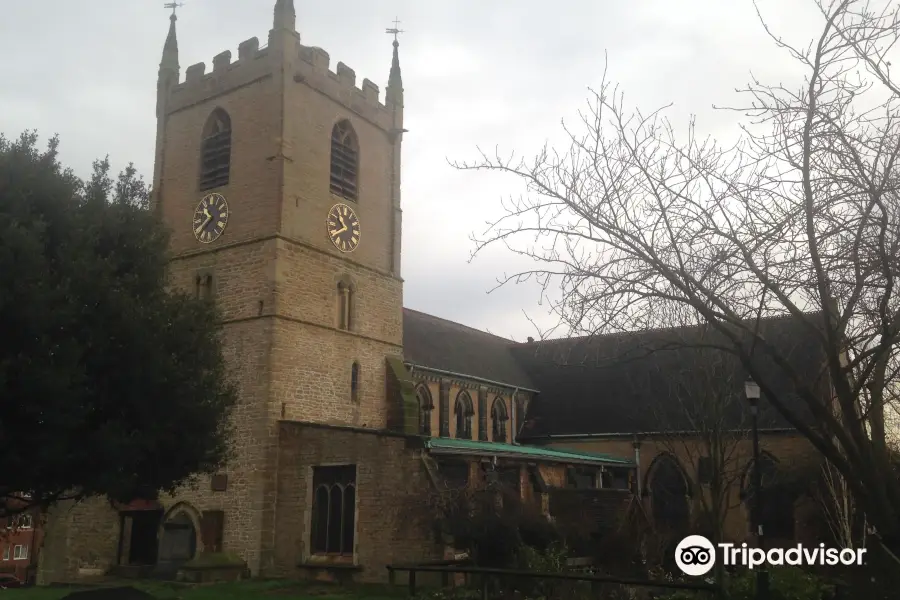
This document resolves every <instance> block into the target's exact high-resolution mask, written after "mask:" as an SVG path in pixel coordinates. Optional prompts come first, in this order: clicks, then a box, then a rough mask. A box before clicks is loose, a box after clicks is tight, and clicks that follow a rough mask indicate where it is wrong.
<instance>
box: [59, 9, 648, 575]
mask: <svg viewBox="0 0 900 600" xmlns="http://www.w3.org/2000/svg"><path fill="white" fill-rule="evenodd" d="M295 20H296V16H295V10H294V3H293V0H277V2H276V3H275V10H274V21H273V27H272V30H271V31H270V32H269V36H268V40H266V43H264V44H260V41H259V40H258V39H257V38H255V37H254V38H251V39H248V40H246V41H244V42H241V43H240V44H239V46H238V51H237V57H233V56H232V53H231V52H230V51H227V50H226V51H224V52H222V53H220V54H218V55H217V56H215V57H214V58H213V59H212V68H211V69H207V67H206V65H205V64H204V63H198V64H194V65H192V66H189V67H187V68H186V69H185V71H184V76H183V77H182V74H181V69H180V62H179V61H180V57H179V53H178V44H177V38H176V17H175V15H174V14H173V15H172V17H171V25H170V28H169V33H168V37H167V39H166V41H165V46H164V50H163V56H162V61H161V63H160V69H159V77H158V83H157V111H156V116H157V123H158V125H157V135H156V155H155V168H154V173H153V196H152V199H151V205H152V209H153V210H155V211H158V213H159V214H160V216H161V218H162V219H163V221H164V222H165V224H166V225H167V226H168V228H169V229H170V230H171V248H170V249H171V257H172V258H171V267H170V278H171V284H172V285H173V286H175V287H177V288H180V289H182V290H191V291H193V293H195V294H196V295H197V296H198V297H203V298H208V299H209V300H210V301H211V302H214V303H215V304H216V305H217V306H218V307H219V309H220V310H221V311H222V313H223V317H224V331H223V343H224V352H225V354H226V359H227V363H228V365H229V368H230V372H231V375H232V376H233V377H234V381H235V382H236V383H237V384H238V387H239V396H240V399H239V405H238V407H237V409H236V411H235V415H234V418H235V424H236V431H237V434H236V439H235V440H234V444H235V454H236V458H235V459H234V460H233V461H231V462H230V464H229V465H228V467H227V469H225V470H224V471H223V472H221V473H218V474H215V475H214V476H212V477H206V478H204V479H203V480H202V481H201V482H200V483H199V485H197V486H196V487H195V489H185V490H182V491H181V492H179V493H178V494H176V495H175V496H174V497H166V498H160V499H148V500H139V501H135V502H133V503H132V504H130V505H128V506H116V507H110V506H109V504H108V503H107V502H105V501H101V500H97V501H95V502H85V503H81V504H79V505H77V506H74V507H59V508H58V510H57V511H56V512H55V513H54V514H53V515H51V517H50V519H49V523H48V528H47V538H46V541H45V544H44V549H43V552H42V557H41V580H42V581H54V580H68V579H73V578H77V577H79V576H82V577H84V576H90V575H98V574H100V573H105V572H108V571H109V570H110V569H111V568H116V567H118V568H120V570H123V569H124V570H127V568H128V567H135V568H140V567H146V566H150V565H152V566H154V568H159V567H160V566H161V565H166V564H168V565H173V566H177V565H178V564H180V563H182V562H183V561H184V560H187V559H189V558H192V557H194V556H195V555H198V554H200V553H203V552H229V553H232V554H236V555H238V556H240V557H241V558H242V559H243V560H244V561H245V562H246V564H247V566H248V568H249V570H250V572H251V573H252V574H253V575H289V576H294V575H299V574H302V572H303V571H309V570H319V569H325V570H333V569H345V570H348V571H351V572H354V573H359V577H360V578H362V579H382V578H384V577H385V576H386V570H385V568H384V567H385V565H386V564H390V563H392V562H409V561H422V560H428V559H436V558H442V557H443V555H444V551H445V549H444V548H443V547H442V546H441V545H440V544H439V543H438V542H437V541H436V540H435V534H434V532H433V530H432V529H430V528H429V527H428V525H427V523H420V522H419V520H418V519H415V518H411V517H410V515H413V514H417V513H420V512H421V510H422V507H421V506H417V504H418V503H421V502H422V494H421V493H417V490H418V491H424V490H428V489H431V488H433V486H434V485H435V482H436V481H437V479H440V477H441V472H443V473H445V474H447V473H450V474H452V477H453V478H455V479H457V480H458V479H459V478H460V477H462V479H463V480H464V481H467V480H470V479H473V478H478V477H483V476H484V473H485V472H486V471H491V472H494V473H497V474H502V477H504V478H505V480H507V481H509V482H510V483H511V484H512V485H514V486H515V487H516V488H517V489H519V490H520V493H521V494H522V495H523V496H530V497H534V498H533V499H534V501H535V502H538V503H540V501H541V498H540V495H541V494H542V493H543V494H545V495H546V485H545V482H546V481H550V482H552V481H554V480H558V481H564V480H565V474H566V472H567V471H566V469H568V468H571V467H573V466H577V467H579V468H584V469H587V471H588V472H589V473H591V474H592V477H593V476H594V475H596V481H597V482H598V483H602V481H601V475H600V474H601V472H602V473H604V474H605V475H604V477H605V478H606V479H603V481H606V482H608V483H609V484H611V483H612V482H613V480H614V479H615V480H616V481H619V482H627V479H628V472H629V471H630V470H631V469H632V467H633V462H632V459H631V457H630V456H624V457H613V456H604V455H593V454H589V453H583V452H569V451H560V450H554V449H550V448H546V449H542V448H532V447H524V446H520V445H517V444H515V443H514V442H515V434H516V432H517V430H518V428H520V427H521V424H522V422H523V418H524V414H525V413H526V411H527V410H528V403H529V402H530V400H531V399H532V397H533V395H534V393H535V390H534V389H533V387H532V386H531V385H530V382H529V378H528V376H527V374H526V373H525V372H524V371H523V370H522V369H521V368H520V367H519V365H518V364H517V363H516V361H515V360H514V358H513V357H512V355H511V354H510V353H509V352H508V351H507V346H508V345H509V342H508V341H507V340H503V339H502V338H499V337H496V336H493V335H489V334H487V333H483V332H480V331H476V330H473V329H469V328H467V327H464V326H462V325H459V324H456V323H451V322H448V321H445V320H442V319H438V318H436V317H432V316H429V315H425V314H422V313H419V312H416V311H412V310H405V309H404V308H403V280H402V279H401V275H400V273H401V246H400V239H401V225H402V219H401V215H402V213H401V200H400V189H401V185H400V184H401V144H402V141H403V135H404V133H405V130H404V128H403V109H404V105H403V82H402V79H401V73H400V60H399V54H398V43H397V41H394V43H393V57H392V59H391V64H390V72H389V78H388V84H387V87H386V89H385V91H384V94H383V97H382V94H381V92H380V91H379V87H378V86H377V85H376V84H375V83H373V82H372V81H371V80H369V79H363V80H362V82H361V84H360V83H358V82H357V76H356V73H355V72H354V71H353V69H351V68H350V67H349V66H347V65H346V64H344V63H342V62H339V63H337V65H335V66H332V64H331V60H330V57H329V55H328V53H327V52H326V51H325V50H323V49H322V48H318V47H311V46H305V45H303V44H302V43H301V39H300V35H299V34H298V32H297V30H296V28H295ZM160 460H165V457H160ZM442 470H443V471H442ZM613 474H614V477H613ZM448 476H449V475H448ZM498 476H501V475H498ZM436 478H437V479H436ZM535 481H541V482H542V483H541V485H540V486H538V487H536V486H535ZM621 487H623V488H626V487H627V484H626V483H622V484H621ZM542 490H543V491H542ZM622 492H623V493H624V492H625V491H624V490H622ZM544 503H545V504H546V499H545V500H544ZM138 570H139V569H138Z"/></svg>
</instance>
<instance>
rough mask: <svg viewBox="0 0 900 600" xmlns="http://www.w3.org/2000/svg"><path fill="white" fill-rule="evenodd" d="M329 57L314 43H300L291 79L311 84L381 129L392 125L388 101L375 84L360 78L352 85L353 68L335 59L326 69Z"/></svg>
mask: <svg viewBox="0 0 900 600" xmlns="http://www.w3.org/2000/svg"><path fill="white" fill-rule="evenodd" d="M330 64H331V57H330V56H329V55H328V52H326V51H325V50H323V49H322V48H319V47H318V46H303V45H301V46H300V61H299V63H298V64H297V73H296V75H295V76H294V81H295V82H298V83H304V84H306V85H308V86H310V87H313V88H315V89H316V90H318V91H320V92H321V93H323V94H325V95H326V96H328V97H330V98H332V99H333V100H335V101H337V102H339V103H341V104H343V105H344V106H346V107H348V108H349V109H350V110H352V111H354V112H356V113H359V114H360V115H362V116H363V117H365V118H367V119H369V120H371V121H373V122H375V123H376V124H378V125H379V126H380V127H382V128H384V129H385V130H390V129H392V128H393V116H392V108H393V107H392V105H391V104H390V103H389V102H387V100H385V102H382V101H381V98H380V96H381V91H380V89H379V87H378V85H377V84H376V83H375V82H373V81H371V80H370V79H363V80H362V85H361V86H360V87H357V86H356V72H355V71H354V70H353V69H351V68H350V67H348V66H347V65H346V64H344V63H342V62H339V63H338V64H337V67H336V69H335V70H334V71H332V70H331V69H330Z"/></svg>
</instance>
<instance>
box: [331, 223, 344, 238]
mask: <svg viewBox="0 0 900 600" xmlns="http://www.w3.org/2000/svg"><path fill="white" fill-rule="evenodd" d="M345 231H347V226H346V225H344V226H343V227H341V228H340V229H338V230H337V231H332V232H331V237H334V236H336V235H340V234H342V233H344V232H345Z"/></svg>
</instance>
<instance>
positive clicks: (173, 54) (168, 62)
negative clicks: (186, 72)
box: [159, 12, 178, 71]
mask: <svg viewBox="0 0 900 600" xmlns="http://www.w3.org/2000/svg"><path fill="white" fill-rule="evenodd" d="M177 20H178V17H176V16H175V13H174V12H173V13H172V16H170V17H169V35H167V36H166V43H165V45H164V46H163V53H162V61H161V62H160V63H159V68H160V70H163V69H166V70H171V71H178V37H177V35H176V34H175V21H177Z"/></svg>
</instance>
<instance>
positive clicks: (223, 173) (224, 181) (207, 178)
mask: <svg viewBox="0 0 900 600" xmlns="http://www.w3.org/2000/svg"><path fill="white" fill-rule="evenodd" d="M230 173H231V118H230V117H229V116H228V113H226V112H225V111H224V110H222V109H221V108H217V109H216V110H214V111H213V112H212V114H211V115H209V118H208V119H207V120H206V125H204V127H203V141H202V142H201V144H200V191H204V190H211V189H213V188H217V187H221V186H223V185H228V178H229V175H230Z"/></svg>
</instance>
